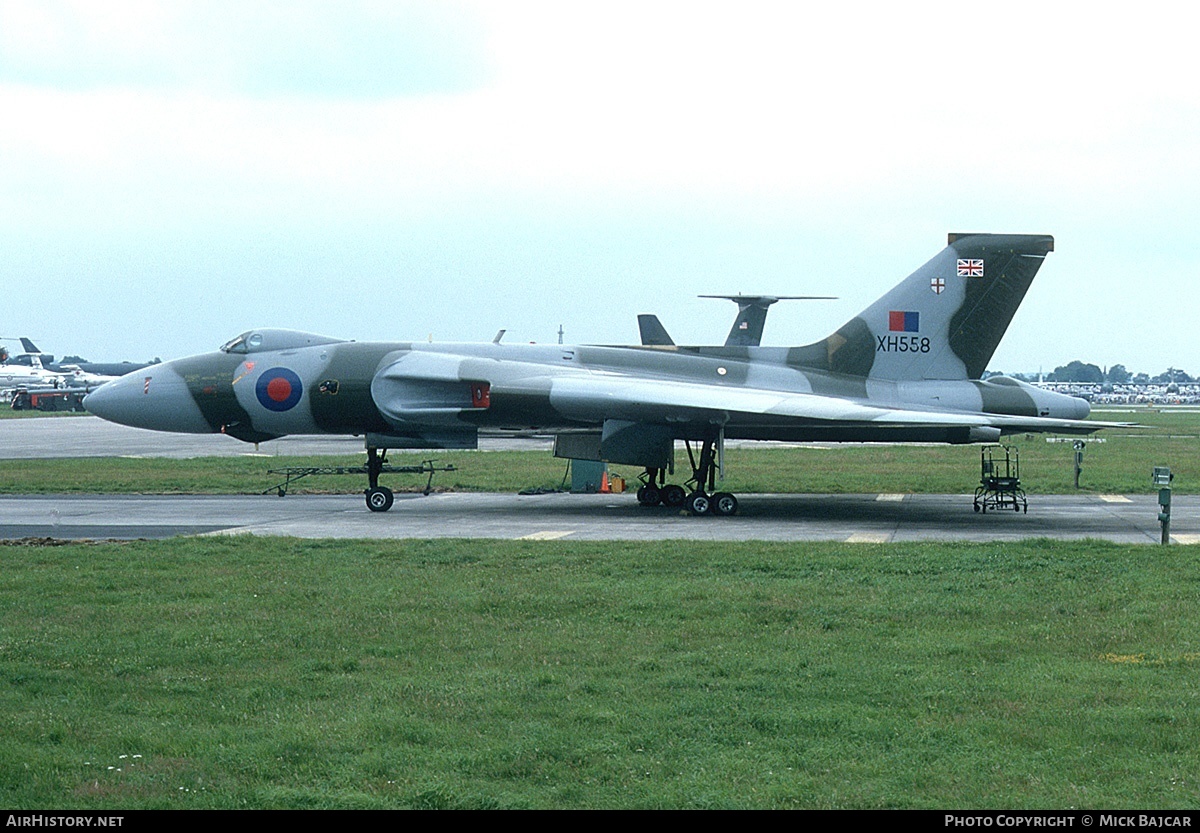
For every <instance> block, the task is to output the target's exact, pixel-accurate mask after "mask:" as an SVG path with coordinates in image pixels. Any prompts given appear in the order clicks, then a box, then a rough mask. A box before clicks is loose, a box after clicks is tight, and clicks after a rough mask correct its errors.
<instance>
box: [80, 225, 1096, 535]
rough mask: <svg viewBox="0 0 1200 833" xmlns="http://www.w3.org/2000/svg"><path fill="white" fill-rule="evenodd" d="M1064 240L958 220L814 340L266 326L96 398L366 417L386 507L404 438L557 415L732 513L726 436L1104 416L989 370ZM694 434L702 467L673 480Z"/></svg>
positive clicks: (598, 450) (171, 413) (304, 425)
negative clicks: (388, 469) (699, 340)
mask: <svg viewBox="0 0 1200 833" xmlns="http://www.w3.org/2000/svg"><path fill="white" fill-rule="evenodd" d="M1053 249H1054V239H1053V238H1052V237H1050V236H1048V235H996V234H951V235H950V238H949V245H948V246H947V247H946V248H945V249H944V250H943V251H942V252H941V253H940V254H938V255H937V256H935V257H934V258H933V259H932V260H930V261H929V262H928V263H926V264H925V265H924V266H922V267H921V268H920V269H918V270H917V271H916V272H914V273H913V274H912V275H910V276H909V277H907V278H906V279H904V280H903V281H901V282H900V283H899V284H898V285H897V286H896V287H894V288H893V289H892V290H891V291H889V292H888V293H887V294H886V295H884V296H883V297H882V298H880V299H879V300H878V301H876V302H875V303H873V304H871V305H870V306H869V307H867V309H865V310H863V312H862V313H860V314H859V315H857V316H855V317H854V318H852V319H851V320H850V321H848V322H847V323H846V324H845V325H844V326H842V327H841V328H840V329H838V330H837V331H836V332H835V333H833V334H832V335H830V336H829V337H828V338H825V339H823V340H821V341H818V342H815V343H813V344H808V345H805V346H800V347H791V348H787V347H762V346H755V345H750V346H738V345H722V346H713V347H686V346H677V345H673V344H661V343H660V344H655V345H649V346H647V345H638V346H562V345H536V344H535V345H523V344H522V345H505V344H500V343H499V339H496V340H495V341H493V342H492V343H481V344H437V343H420V342H400V343H366V342H355V341H345V340H342V339H337V338H329V337H326V336H319V335H312V334H309V333H301V332H295V331H289V330H276V329H262V330H250V331H248V332H246V333H244V334H242V335H240V336H238V337H237V338H235V339H233V340H232V341H230V342H228V343H227V344H225V345H224V346H223V347H222V348H221V349H220V351H219V352H216V353H209V354H205V355H200V356H193V357H191V358H184V359H177V360H175V361H170V362H165V363H162V364H158V365H153V366H151V367H148V368H146V369H144V370H143V371H141V372H138V373H133V374H130V375H128V376H125V377H123V378H121V379H118V380H117V381H115V382H110V383H108V384H107V385H104V386H103V387H101V388H100V389H98V390H97V391H95V392H93V393H92V394H90V395H89V396H88V397H87V399H86V400H85V401H84V404H85V406H86V407H87V409H88V410H90V411H91V412H92V413H94V414H97V415H99V416H101V417H103V418H105V419H108V420H112V421H113V422H119V423H123V424H125V425H133V426H138V427H141V428H150V429H155V430H160V431H180V432H191V433H215V432H223V433H225V434H229V435H230V436H232V437H236V438H237V439H240V440H244V441H247V442H259V441H263V440H269V439H273V438H276V437H281V436H284V435H287V434H351V435H357V436H362V437H364V440H365V445H366V451H367V466H366V472H367V474H368V482H369V488H368V489H367V491H366V501H367V506H368V507H369V508H370V509H372V510H373V511H386V510H387V509H389V508H390V507H391V505H392V493H391V491H389V490H388V489H387V488H385V487H382V486H380V485H379V482H378V480H379V472H380V469H381V468H382V463H381V461H382V460H383V459H384V458H386V452H387V450H388V449H406V448H474V447H476V446H477V440H478V436H479V432H480V431H481V430H484V431H494V430H499V431H523V432H528V431H540V432H544V433H547V434H554V435H555V454H556V455H558V456H560V457H568V458H573V459H586V460H603V461H607V462H610V463H617V464H625V465H634V466H638V467H642V468H644V469H645V474H644V475H643V476H642V483H643V485H642V487H641V488H640V489H639V490H638V500H639V501H640V502H642V503H643V504H646V505H658V504H660V503H663V504H666V505H668V506H682V507H686V508H687V509H688V510H690V511H691V513H692V514H695V515H704V514H716V515H732V514H734V513H735V512H736V511H737V506H738V502H737V498H736V497H735V496H734V495H732V494H728V493H725V492H718V491H716V488H717V487H716V481H717V475H718V473H719V472H720V467H721V463H722V459H723V453H722V450H723V446H724V441H725V440H726V439H755V440H783V441H835V442H836V441H853V442H863V441H866V442H905V441H921V442H945V443H972V442H995V441H997V440H999V439H1000V438H1001V437H1002V436H1004V435H1005V434H1012V433H1025V432H1057V433H1065V434H1084V433H1090V432H1092V431H1095V430H1097V429H1098V428H1101V427H1104V426H1105V425H1106V423H1098V422H1085V421H1084V420H1085V418H1086V417H1087V416H1088V412H1089V406H1088V403H1087V402H1086V401H1084V400H1082V399H1078V398H1075V397H1071V396H1066V395H1063V394H1058V393H1054V392H1051V391H1046V390H1042V389H1040V388H1036V387H1033V386H1031V385H1027V384H1025V383H1023V382H1020V381H1018V380H1016V379H1010V378H1006V377H993V378H990V379H987V380H982V379H981V376H982V374H983V371H984V369H985V368H986V367H987V363H988V361H989V360H990V359H991V357H992V354H993V352H994V351H995V349H996V346H997V345H998V344H999V342H1000V338H1001V337H1002V336H1003V335H1004V331H1005V329H1006V328H1007V327H1008V324H1009V322H1010V321H1011V320H1012V317H1013V314H1014V313H1015V312H1016V310H1017V307H1018V305H1019V304H1020V303H1021V300H1022V299H1023V298H1024V296H1025V293H1026V291H1027V290H1028V289H1029V286H1030V283H1031V282H1032V281H1033V278H1034V275H1035V274H1036V273H1037V271H1038V268H1039V267H1040V266H1041V265H1042V262H1043V260H1044V259H1045V257H1046V255H1047V254H1048V253H1049V252H1051V251H1053ZM666 340H667V341H669V340H670V339H669V338H668V339H666ZM659 341H661V339H659ZM681 440H682V441H685V443H686V448H687V452H688V458H689V463H690V467H691V477H690V478H689V479H688V480H686V481H685V482H684V485H678V484H667V482H666V477H667V473H668V472H673V471H674V453H675V445H676V441H681ZM380 452H383V456H382V457H381V455H380ZM685 486H686V488H685Z"/></svg>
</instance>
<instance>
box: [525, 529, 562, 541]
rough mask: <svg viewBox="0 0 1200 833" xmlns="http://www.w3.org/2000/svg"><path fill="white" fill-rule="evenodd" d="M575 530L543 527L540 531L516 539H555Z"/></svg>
mask: <svg viewBox="0 0 1200 833" xmlns="http://www.w3.org/2000/svg"><path fill="white" fill-rule="evenodd" d="M574 534H575V530H573V529H570V530H566V531H564V530H554V529H544V530H542V531H541V532H533V533H530V534H529V535H521V536H519V537H518V538H517V540H518V541H556V540H558V539H559V538H566V537H567V536H568V535H574Z"/></svg>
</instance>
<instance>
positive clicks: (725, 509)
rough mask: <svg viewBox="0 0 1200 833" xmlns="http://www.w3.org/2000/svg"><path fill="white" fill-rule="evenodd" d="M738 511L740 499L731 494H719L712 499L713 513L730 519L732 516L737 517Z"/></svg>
mask: <svg viewBox="0 0 1200 833" xmlns="http://www.w3.org/2000/svg"><path fill="white" fill-rule="evenodd" d="M737 510H738V499H737V498H736V497H734V496H733V495H731V494H729V492H718V493H717V494H715V495H713V497H712V512H713V514H714V515H718V516H720V517H722V518H728V517H729V516H730V515H736V514H737Z"/></svg>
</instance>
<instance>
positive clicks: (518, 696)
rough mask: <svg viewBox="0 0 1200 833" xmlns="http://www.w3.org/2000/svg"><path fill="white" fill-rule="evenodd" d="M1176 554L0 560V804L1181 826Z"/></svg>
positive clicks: (645, 551) (1183, 617)
mask: <svg viewBox="0 0 1200 833" xmlns="http://www.w3.org/2000/svg"><path fill="white" fill-rule="evenodd" d="M1198 554H1200V553H1198V552H1197V550H1196V548H1189V547H1173V548H1171V549H1170V550H1162V549H1159V548H1151V547H1128V546H1117V545H1110V544H1104V543H1084V544H1070V545H1067V544H1061V543H1057V542H1050V541H1033V542H1029V543H1027V544H1023V545H1017V546H1007V545H1006V546H984V545H961V546H955V545H900V546H890V547H878V546H847V545H832V544H831V545H811V544H804V545H777V544H761V543H760V544H752V543H748V544H742V545H732V546H731V545H706V544H698V543H686V544H685V543H676V542H663V543H659V544H650V545H640V546H637V547H631V546H629V545H623V544H598V543H597V544H582V543H575V544H571V545H564V544H561V543H557V542H486V541H484V542H478V541H475V542H461V541H437V542H420V541H416V542H398V541H388V542H378V541H373V542H322V541H296V540H289V539H266V540H263V539H254V540H249V539H243V538H232V539H178V540H173V541H167V542H140V543H130V544H124V545H117V544H104V545H91V546H88V545H71V546H61V547H29V546H8V547H0V558H3V568H2V570H0V698H2V699H3V707H2V708H0V721H2V724H0V725H2V732H0V737H2V738H3V739H2V740H0V805H2V806H5V807H8V808H10V809H18V808H48V807H53V808H78V809H88V808H91V809H104V808H125V809H132V808H142V807H150V808H210V807H218V808H219V807H274V808H309V807H458V808H475V807H481V808H489V807H504V808H509V807H511V808H548V807H633V808H656V807H669V808H674V807H680V808H688V807H695V808H707V807H731V808H920V807H925V808H930V807H932V808H938V807H943V808H945V807H954V808H974V809H983V808H1014V809H1015V808H1069V807H1085V808H1176V809H1178V808H1196V807H1197V806H1200V780H1198V775H1197V773H1200V709H1198V706H1200V675H1198V674H1197V671H1198V670H1200V637H1198V636H1197V635H1198V634H1200V610H1198V609H1197V606H1196V605H1195V604H1194V600H1195V599H1196V594H1197V593H1198V592H1200V562H1198V560H1197V555H1198Z"/></svg>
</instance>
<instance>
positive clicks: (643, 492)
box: [637, 486, 662, 506]
mask: <svg viewBox="0 0 1200 833" xmlns="http://www.w3.org/2000/svg"><path fill="white" fill-rule="evenodd" d="M637 499H638V503H640V504H641V505H642V506H658V504H659V503H661V502H662V494H661V493H660V492H659V491H658V487H657V486H643V487H642V488H640V489H638V490H637Z"/></svg>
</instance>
